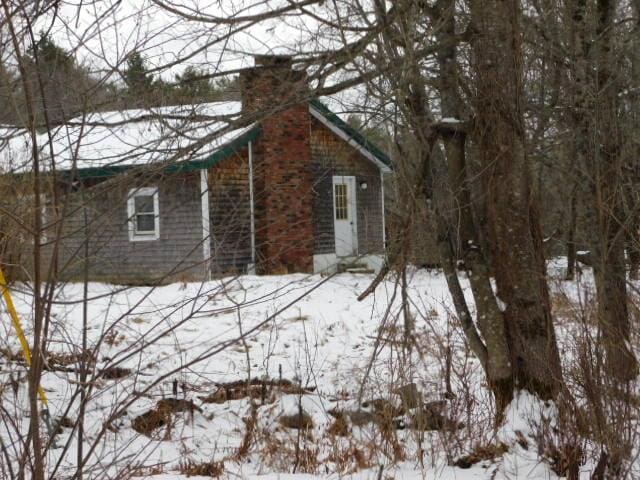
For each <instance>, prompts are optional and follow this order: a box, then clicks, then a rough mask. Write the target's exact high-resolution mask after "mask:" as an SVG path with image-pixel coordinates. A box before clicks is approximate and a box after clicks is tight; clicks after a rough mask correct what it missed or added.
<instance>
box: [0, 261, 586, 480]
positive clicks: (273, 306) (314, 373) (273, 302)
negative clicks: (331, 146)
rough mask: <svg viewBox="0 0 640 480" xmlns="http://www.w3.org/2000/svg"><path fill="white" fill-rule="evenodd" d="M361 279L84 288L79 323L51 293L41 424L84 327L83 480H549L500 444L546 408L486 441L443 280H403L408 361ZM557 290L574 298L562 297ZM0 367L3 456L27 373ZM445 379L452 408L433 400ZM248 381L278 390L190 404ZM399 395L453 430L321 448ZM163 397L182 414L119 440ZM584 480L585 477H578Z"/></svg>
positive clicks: (24, 302) (419, 275) (71, 451)
mask: <svg viewBox="0 0 640 480" xmlns="http://www.w3.org/2000/svg"><path fill="white" fill-rule="evenodd" d="M555 271H557V266H554V265H552V266H551V272H552V273H553V272H555ZM372 279H373V277H372V276H368V275H353V274H340V275H337V276H335V277H331V278H326V277H321V276H318V275H312V276H308V275H302V274H297V275H284V276H271V277H257V276H242V277H239V278H226V279H223V280H218V281H211V282H208V283H205V284H199V283H198V284H196V283H193V284H173V285H168V286H163V287H159V288H155V289H152V288H149V287H140V288H127V289H124V288H122V287H118V286H113V285H106V284H90V285H89V286H88V291H87V292H86V295H87V298H88V301H87V302H86V305H87V309H86V311H85V310H84V308H83V302H82V300H83V298H84V297H83V296H84V292H83V285H81V284H69V285H66V286H65V287H64V288H61V289H60V290H59V291H58V292H57V294H56V297H55V304H54V307H53V310H52V318H53V323H52V325H51V338H52V341H51V343H50V344H49V346H48V351H49V352H53V353H54V354H57V356H55V355H54V356H53V357H51V358H52V359H54V360H52V361H51V362H50V364H51V366H52V368H51V369H50V370H47V371H46V372H45V373H44V376H43V379H42V385H43V387H44V388H45V390H46V392H47V395H48V398H49V402H50V414H51V416H52V418H53V419H54V421H55V420H56V419H59V418H61V417H67V418H69V419H72V420H75V419H76V418H78V415H79V411H78V405H79V397H78V395H77V393H76V390H77V387H78V382H79V380H80V378H79V371H78V370H79V369H78V365H79V364H78V363H77V362H73V361H71V360H73V358H72V354H78V353H79V352H80V347H79V346H80V345H82V340H83V339H82V332H83V328H82V326H83V322H86V325H87V330H86V332H87V338H86V342H87V345H88V347H89V349H90V350H91V351H93V352H94V357H95V361H94V362H92V363H91V365H90V369H91V373H90V375H89V384H90V385H91V391H90V393H89V400H88V401H87V409H86V413H85V418H86V426H85V441H84V444H83V453H84V454H85V455H86V454H87V452H90V455H89V460H88V462H87V467H86V471H87V473H88V474H90V475H88V478H89V477H90V478H114V477H118V478H124V476H125V475H126V474H131V475H136V476H143V477H144V476H147V477H148V478H153V479H154V480H160V479H163V480H169V479H171V480H174V479H177V478H184V475H182V474H180V473H179V471H180V470H181V469H182V470H183V471H186V470H185V466H187V465H197V464H202V463H213V462H222V463H223V464H224V474H223V475H224V476H230V477H232V476H233V477H236V478H264V479H265V480H266V479H275V478H280V479H286V478H291V479H295V480H302V479H306V478H320V477H321V478H354V479H364V478H405V479H414V478H416V479H417V478H421V479H422V478H429V479H442V480H445V479H462V480H469V479H490V478H491V479H506V478H540V479H554V478H557V476H556V475H555V474H554V473H553V472H552V470H551V469H550V468H549V466H548V465H547V463H546V462H544V461H541V459H540V458H539V456H538V454H537V452H535V451H529V450H527V449H526V448H524V447H522V446H521V445H520V443H522V442H520V443H519V442H518V440H519V438H517V436H515V435H514V431H516V430H519V431H521V432H522V433H523V435H525V437H526V436H527V435H533V433H534V432H533V431H532V430H531V428H532V427H531V426H530V425H528V423H527V419H529V418H530V419H536V418H537V419H538V420H539V419H540V417H541V416H545V415H546V416H547V417H548V418H551V419H552V418H553V409H552V407H551V406H545V405H539V404H537V403H536V401H535V400H533V399H532V398H529V397H527V396H526V395H525V396H523V397H521V398H518V401H517V402H515V403H514V405H512V407H511V408H510V410H509V411H508V412H507V425H506V426H505V427H503V428H502V429H500V430H498V431H496V430H494V429H493V428H492V425H491V422H490V419H491V408H492V406H491V401H490V397H489V395H488V393H487V391H486V388H485V387H484V385H483V376H482V374H481V371H480V367H479V364H478V363H477V362H476V361H475V359H474V358H473V357H472V355H471V353H470V352H469V351H468V350H467V349H466V347H465V344H464V341H463V339H462V338H461V336H460V333H459V331H458V329H457V328H456V325H455V319H454V318H452V313H451V311H450V308H451V307H450V304H449V295H448V293H447V289H446V284H445V281H444V277H443V276H442V274H441V273H439V272H436V271H427V270H416V271H412V272H411V274H410V284H409V292H408V293H409V298H410V302H411V313H412V315H411V319H412V320H413V322H414V330H413V333H412V335H411V337H410V339H411V340H414V341H413V342H411V345H412V347H411V349H407V348H404V347H403V343H406V342H405V338H404V333H403V332H404V329H403V325H404V322H405V318H404V316H403V312H402V309H401V308H400V289H399V285H397V284H396V282H394V280H393V279H388V280H387V281H385V282H383V283H382V284H381V285H380V286H379V287H378V288H377V289H376V292H375V294H374V295H371V296H369V297H368V298H367V299H365V300H364V301H362V302H358V301H357V300H356V297H357V296H358V295H359V294H360V293H361V292H362V291H363V290H365V288H366V287H367V286H368V285H369V284H370V282H371V281H372ZM568 291H569V295H577V294H578V293H579V289H578V288H577V287H575V286H574V285H569V286H568ZM13 294H14V299H15V301H16V304H17V307H18V310H19V311H20V314H21V316H22V318H23V321H24V323H25V324H26V325H27V326H28V325H29V324H30V319H31V316H32V314H31V303H32V301H31V299H32V296H31V295H30V294H29V292H28V291H20V288H19V287H18V288H17V291H14V292H13ZM3 318H6V317H5V316H3ZM1 325H2V327H0V328H3V329H4V332H3V338H4V339H5V340H4V342H3V344H2V348H3V351H4V352H5V353H6V352H12V353H13V354H16V353H17V352H18V351H19V344H18V341H17V339H16V338H15V335H14V334H13V332H12V330H11V326H10V324H9V323H8V322H6V321H5V322H2V323H1ZM27 330H28V328H27ZM560 331H561V332H562V331H564V330H563V329H562V328H560ZM566 331H569V330H566ZM27 333H28V332H27ZM241 337H244V339H243V340H239V339H240V338H241ZM448 346H449V347H450V348H451V350H448ZM56 358H57V363H56V361H55V359H56ZM447 358H450V359H451V362H450V364H448V362H447ZM0 362H1V363H2V365H1V372H0V378H1V379H2V383H3V384H4V385H8V384H10V383H11V382H10V380H11V379H17V380H18V382H14V383H17V384H18V387H17V388H16V390H15V391H14V392H9V391H7V390H5V391H4V393H3V394H2V406H3V408H4V409H5V411H6V414H8V415H9V416H11V418H12V419H13V420H14V421H15V423H14V424H13V425H11V424H9V423H8V422H7V421H6V420H5V422H4V424H3V425H2V426H1V427H0V435H2V438H3V442H4V443H5V444H8V445H10V444H11V442H12V441H15V439H16V438H17V437H18V434H17V432H22V433H24V432H26V431H27V425H28V421H29V418H28V417H27V413H28V411H27V405H28V403H27V399H26V392H27V389H26V382H25V381H24V377H25V372H26V369H25V366H24V364H22V363H20V362H18V361H15V360H13V361H9V360H8V359H7V358H6V355H5V356H3V357H2V358H0ZM447 371H448V372H450V374H449V375H447ZM447 376H448V377H449V383H450V387H449V388H450V390H452V392H450V393H453V394H454V395H453V396H452V395H447V393H446V392H447V389H448V386H447V382H446V380H445V379H446V378H447ZM249 378H251V379H263V380H264V379H269V380H272V381H279V380H280V379H284V380H286V381H290V382H291V383H287V386H288V387H287V388H279V387H273V388H272V387H268V386H267V385H265V386H264V387H262V386H260V384H259V382H258V386H256V387H255V389H254V390H252V391H255V392H259V394H258V395H257V397H256V398H253V399H252V401H251V400H250V399H249V398H247V397H246V396H245V397H244V398H238V399H231V400H228V401H221V402H220V403H207V401H206V400H205V399H206V397H208V396H211V395H212V394H215V393H216V392H218V394H219V393H220V391H221V390H220V385H221V384H225V383H227V384H228V383H229V382H234V381H246V380H247V379H249ZM410 383H416V385H417V387H418V390H419V391H420V392H421V395H422V400H423V401H424V402H430V401H438V400H443V399H445V398H448V399H447V400H446V407H445V411H446V416H447V418H451V419H453V420H455V423H456V424H458V423H460V424H461V425H464V426H462V427H461V428H449V429H440V430H430V431H422V430H416V429H411V428H406V429H399V430H395V429H393V431H391V432H389V431H385V429H384V428H380V426H379V425H378V424H376V423H375V422H373V423H366V422H365V423H364V424H363V425H360V426H359V425H356V423H357V422H355V421H353V419H352V420H351V421H348V422H347V424H346V429H347V430H348V434H347V435H341V434H340V433H336V432H337V430H336V426H335V425H334V424H335V423H336V419H335V417H334V416H332V415H331V412H332V411H333V412H335V411H336V410H341V411H356V410H362V411H364V412H365V413H366V412H369V413H371V412H372V411H373V409H374V407H373V406H372V402H371V401H372V400H374V399H386V400H388V401H389V402H390V404H392V405H395V406H397V405H398V404H399V397H398V395H395V394H394V392H395V390H396V389H397V388H398V387H401V386H403V385H406V384H410ZM301 388H302V389H309V391H308V392H305V393H304V394H302V393H300V392H298V391H297V390H300V389H301ZM176 392H177V395H176ZM169 398H171V399H174V398H177V399H179V400H186V401H187V402H193V404H190V403H184V404H182V405H183V407H184V408H182V410H180V409H178V410H177V411H174V412H173V413H171V415H169V416H168V417H162V418H164V419H165V420H166V421H165V422H164V424H163V425H161V426H160V427H158V428H156V429H154V430H153V431H151V432H150V433H149V434H148V435H143V434H139V433H138V432H136V431H135V430H134V428H132V427H133V426H134V424H135V423H136V421H137V420H136V419H137V418H138V417H139V416H140V415H143V414H145V413H146V412H149V411H151V410H154V409H155V408H157V407H156V406H157V405H158V401H159V400H162V399H169ZM252 402H253V404H254V407H252V405H251V403H252ZM363 402H365V405H366V406H365V407H364V408H362V407H361V406H362V403H363ZM366 402H368V403H366ZM185 405H186V407H185ZM190 405H194V406H193V407H191V406H190ZM300 409H302V410H304V412H306V413H308V414H309V416H310V418H311V421H312V423H313V426H312V427H311V428H310V429H308V430H306V431H303V430H298V429H294V428H287V427H285V426H283V425H282V424H281V418H282V416H283V415H284V416H286V415H293V416H295V415H296V414H298V413H299V411H300ZM550 409H551V410H550ZM252 412H253V413H252ZM545 412H546V413H545ZM406 420H407V423H409V422H410V418H408V417H407V418H406ZM247 432H249V433H247ZM343 433H345V432H343ZM75 438H76V436H75V433H72V429H71V428H62V429H61V432H60V433H59V434H58V435H56V437H55V442H54V448H51V449H50V452H49V455H48V469H49V471H50V472H53V471H54V470H56V475H57V478H64V476H65V475H66V474H68V473H70V472H71V471H72V467H73V465H74V464H75V462H76V458H77V441H76V440H75ZM499 442H505V443H506V444H507V445H508V446H509V451H508V452H507V453H504V455H499V456H497V458H496V459H495V460H485V461H482V462H479V463H476V464H474V465H472V466H471V467H470V468H460V467H455V466H452V465H451V463H452V462H453V461H455V460H456V459H458V458H459V457H461V456H463V455H465V454H467V453H469V452H470V451H471V450H473V449H474V448H475V447H476V446H478V445H484V444H498V443H499ZM56 465H57V466H56ZM381 466H382V469H383V471H382V477H380V476H379V475H380V468H381ZM589 471H590V469H589V468H585V471H584V478H588V475H589ZM191 478H198V477H191ZM202 478H208V477H202Z"/></svg>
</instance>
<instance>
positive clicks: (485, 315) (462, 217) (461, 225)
mask: <svg viewBox="0 0 640 480" xmlns="http://www.w3.org/2000/svg"><path fill="white" fill-rule="evenodd" d="M454 3H455V2H454V0H440V1H438V2H437V3H436V5H435V9H434V12H433V17H434V19H435V20H436V21H437V23H438V28H437V30H436V31H437V42H438V45H439V47H438V50H437V59H438V66H439V81H438V87H439V91H440V99H441V100H440V101H441V107H440V108H441V113H442V117H444V118H454V119H457V120H461V119H462V118H463V115H464V112H463V102H462V98H461V97H460V93H459V90H458V88H459V87H458V63H457V37H456V34H455V17H454V12H455V4H454ZM455 126H456V124H455V123H454V124H453V125H452V126H451V127H452V128H451V129H450V130H447V125H446V124H445V125H443V128H442V132H441V138H442V142H443V145H444V151H445V154H446V159H447V166H448V182H447V183H448V187H449V189H450V191H451V195H452V197H453V198H452V207H453V209H454V212H455V213H454V216H455V218H453V222H452V225H456V226H457V227H458V235H457V238H456V240H457V242H456V244H459V245H460V249H461V252H460V253H461V255H456V257H457V258H459V257H460V256H461V257H462V258H461V259H462V260H463V262H464V266H465V270H466V272H467V275H468V278H469V283H470V286H471V290H472V292H473V297H474V300H475V304H476V311H477V319H478V327H479V329H480V332H481V334H482V336H483V338H484V341H485V344H486V349H487V366H486V373H487V378H488V381H489V385H490V387H491V389H492V390H493V393H494V396H495V398H496V404H497V406H498V411H502V409H503V408H504V407H506V405H507V404H508V402H509V401H510V400H511V397H512V395H513V375H512V365H511V360H510V353H509V345H508V341H507V334H506V329H505V323H504V318H503V315H502V312H501V311H500V308H499V305H498V301H497V299H496V297H495V295H494V293H493V288H492V286H491V277H490V269H489V265H488V263H487V257H486V255H484V252H483V250H482V247H481V245H480V241H479V238H478V234H477V228H476V225H475V222H474V215H473V210H472V198H471V192H470V188H469V173H468V169H467V158H466V150H465V143H466V134H465V133H464V132H463V131H460V130H458V129H456V128H455Z"/></svg>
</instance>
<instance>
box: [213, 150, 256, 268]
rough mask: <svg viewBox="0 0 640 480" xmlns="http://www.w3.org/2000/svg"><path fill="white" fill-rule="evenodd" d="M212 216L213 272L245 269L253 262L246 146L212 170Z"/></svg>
mask: <svg viewBox="0 0 640 480" xmlns="http://www.w3.org/2000/svg"><path fill="white" fill-rule="evenodd" d="M209 216H210V218H211V258H212V260H211V273H212V275H214V276H217V275H223V274H227V273H241V272H246V271H247V267H248V265H249V264H250V263H252V257H251V203H250V189H249V155H248V149H247V148H244V149H243V150H242V151H241V152H238V154H237V155H234V156H232V157H230V158H227V159H225V160H223V161H222V162H220V163H219V164H218V165H216V166H215V167H213V168H211V169H210V170H209Z"/></svg>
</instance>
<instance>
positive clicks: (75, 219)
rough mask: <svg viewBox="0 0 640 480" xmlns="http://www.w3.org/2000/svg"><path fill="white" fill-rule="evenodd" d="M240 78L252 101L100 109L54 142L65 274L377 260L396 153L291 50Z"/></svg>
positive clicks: (153, 273)
mask: <svg viewBox="0 0 640 480" xmlns="http://www.w3.org/2000/svg"><path fill="white" fill-rule="evenodd" d="M240 85H241V97H242V101H241V102H228V101H227V102H216V103H209V104H202V105H189V106H179V107H163V108H158V109H150V110H126V111H119V112H106V113H104V112H103V113H99V114H90V115H87V116H85V117H83V118H81V119H76V121H71V122H69V124H68V125H65V126H64V128H63V127H60V128H58V129H57V130H56V132H54V135H52V137H51V138H53V145H47V143H48V142H47V141H43V145H41V147H42V148H41V150H42V152H43V156H44V158H45V163H46V155H47V152H54V155H53V157H54V158H55V160H56V175H55V177H54V178H55V181H54V182H53V183H54V185H53V187H52V188H53V189H55V190H56V191H57V195H49V196H47V198H46V201H45V203H46V208H44V209H43V212H44V213H43V223H44V225H45V227H46V228H45V235H44V237H46V238H44V242H43V244H44V245H45V247H44V251H45V256H46V258H47V259H48V260H49V261H50V262H52V264H53V265H54V268H55V270H56V271H57V272H58V273H57V275H58V277H59V278H66V279H77V278H82V277H83V276H88V277H89V278H90V279H92V280H102V281H111V282H114V283H155V282H168V281H173V280H185V281H186V280H202V279H207V278H211V277H212V276H220V275H226V274H232V273H257V274H275V273H287V272H309V273H311V272H330V271H335V269H337V268H339V266H340V265H348V264H352V263H354V262H357V263H358V264H361V265H366V267H367V268H370V269H374V270H375V269H378V268H380V266H381V264H382V262H383V258H384V251H385V218H384V217H385V215H384V191H383V188H384V187H383V181H382V180H383V175H384V174H385V173H388V172H390V171H391V169H390V161H389V158H388V157H387V155H385V153H383V152H382V151H381V150H380V149H378V148H376V147H375V146H374V145H372V144H370V143H369V142H368V141H366V139H365V138H363V137H362V136H361V135H360V134H359V133H358V132H357V131H355V130H354V129H352V128H351V127H350V126H349V125H347V124H346V123H345V122H343V121H342V120H341V119H340V118H339V117H338V116H336V115H335V114H333V113H332V112H331V111H329V109H328V108H327V107H326V106H325V105H324V104H323V103H321V102H319V101H317V100H311V101H309V100H308V99H309V96H308V95H306V96H305V95H304V92H305V91H306V89H307V81H306V75H305V73H304V72H301V71H297V70H295V69H294V68H293V67H292V64H291V60H290V59H289V58H287V57H279V56H276V57H274V56H263V57H257V58H256V65H255V67H253V68H250V69H247V70H245V71H243V72H242V73H241V75H240ZM240 121H242V123H238V122H240ZM14 150H15V149H14ZM14 153H15V152H14ZM15 157H16V156H15V155H14V158H15ZM49 160H50V159H49ZM56 198H57V200H56ZM60 199H62V200H60Z"/></svg>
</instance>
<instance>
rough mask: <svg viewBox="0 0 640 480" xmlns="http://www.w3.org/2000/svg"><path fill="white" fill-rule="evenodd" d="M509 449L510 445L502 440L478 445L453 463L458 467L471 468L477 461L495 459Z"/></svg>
mask: <svg viewBox="0 0 640 480" xmlns="http://www.w3.org/2000/svg"><path fill="white" fill-rule="evenodd" d="M508 451H509V447H508V446H507V444H505V443H502V442H499V443H491V444H489V445H476V447H475V448H474V449H473V450H472V451H471V453H469V454H468V455H465V456H463V457H460V458H458V459H457V460H456V461H454V462H453V465H454V466H456V467H458V468H471V467H472V466H473V465H475V464H476V463H479V462H484V461H487V460H495V459H497V458H499V457H501V456H502V455H504V454H505V453H507V452H508Z"/></svg>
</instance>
